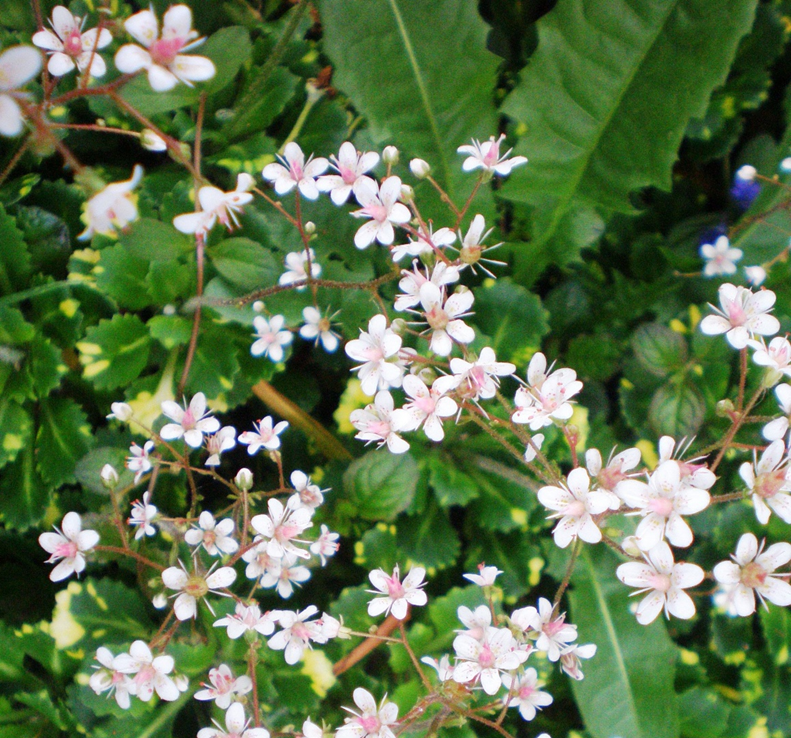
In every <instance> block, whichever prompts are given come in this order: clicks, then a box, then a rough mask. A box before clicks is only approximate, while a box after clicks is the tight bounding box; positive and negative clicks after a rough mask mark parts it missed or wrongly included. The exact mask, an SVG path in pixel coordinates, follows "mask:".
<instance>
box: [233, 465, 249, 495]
mask: <svg viewBox="0 0 791 738" xmlns="http://www.w3.org/2000/svg"><path fill="white" fill-rule="evenodd" d="M233 483H234V484H235V485H236V486H237V487H238V488H239V489H241V490H244V491H245V492H249V491H250V490H251V489H252V488H253V472H251V471H250V470H249V469H246V468H242V469H239V471H238V472H236V476H235V477H234V479H233Z"/></svg>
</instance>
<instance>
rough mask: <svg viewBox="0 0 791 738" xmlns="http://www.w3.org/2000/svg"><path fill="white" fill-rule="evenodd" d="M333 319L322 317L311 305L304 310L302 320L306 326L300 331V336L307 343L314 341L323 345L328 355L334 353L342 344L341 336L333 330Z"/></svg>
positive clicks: (328, 316)
mask: <svg viewBox="0 0 791 738" xmlns="http://www.w3.org/2000/svg"><path fill="white" fill-rule="evenodd" d="M333 317H334V316H330V315H322V314H321V313H320V312H319V311H318V310H317V309H316V308H314V307H313V306H311V305H309V306H308V307H306V308H303V310H302V318H303V319H304V321H305V325H303V326H302V327H301V328H300V329H299V335H300V336H302V338H304V339H305V340H306V341H314V342H315V343H316V345H318V344H319V343H321V345H322V346H323V347H324V350H325V351H326V352H327V353H330V354H331V353H333V351H335V350H336V349H337V348H338V344H339V343H340V341H339V339H340V336H339V335H338V334H337V333H336V332H335V331H334V330H332V318H333Z"/></svg>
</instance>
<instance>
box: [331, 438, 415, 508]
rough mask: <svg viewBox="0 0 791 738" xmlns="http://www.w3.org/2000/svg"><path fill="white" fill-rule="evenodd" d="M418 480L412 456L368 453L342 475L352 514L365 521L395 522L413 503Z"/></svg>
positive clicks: (379, 451)
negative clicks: (393, 520) (394, 519)
mask: <svg viewBox="0 0 791 738" xmlns="http://www.w3.org/2000/svg"><path fill="white" fill-rule="evenodd" d="M418 478H419V474H418V467H417V463H416V462H415V460H414V459H413V458H412V455H411V454H404V455H403V456H394V455H393V454H391V453H388V452H387V451H383V450H378V451H369V452H368V453H367V454H365V455H364V456H361V457H360V458H359V459H357V460H355V461H353V462H352V463H351V464H350V465H349V467H348V469H347V470H346V472H345V473H344V475H343V490H344V494H345V499H347V500H348V502H349V503H350V504H351V507H350V508H349V510H350V513H352V514H354V515H356V516H359V517H361V518H363V519H364V520H392V519H393V518H395V516H396V515H398V513H400V512H403V511H404V510H406V509H407V508H408V507H409V505H410V504H411V502H412V498H413V497H414V495H415V490H416V488H417V483H418Z"/></svg>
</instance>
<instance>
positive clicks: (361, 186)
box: [352, 177, 411, 249]
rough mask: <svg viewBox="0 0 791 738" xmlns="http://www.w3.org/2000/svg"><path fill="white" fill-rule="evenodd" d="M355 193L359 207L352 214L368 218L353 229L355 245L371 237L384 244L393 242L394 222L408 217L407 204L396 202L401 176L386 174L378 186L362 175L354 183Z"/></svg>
mask: <svg viewBox="0 0 791 738" xmlns="http://www.w3.org/2000/svg"><path fill="white" fill-rule="evenodd" d="M354 196H355V197H356V198H357V202H359V203H360V205H362V208H361V209H360V210H355V211H354V212H353V213H352V215H353V216H354V217H355V218H370V220H369V221H368V222H367V223H365V224H364V225H362V226H360V228H359V229H358V230H357V233H355V235H354V245H355V246H356V247H357V248H358V249H364V248H367V247H368V246H370V245H371V244H372V243H373V242H374V241H379V243H381V244H382V245H384V246H389V245H390V244H391V243H393V240H394V239H395V231H394V230H393V225H402V224H403V223H407V222H408V221H409V219H410V217H411V215H410V213H409V208H408V207H407V206H406V205H404V204H403V203H400V202H398V198H399V197H400V196H401V180H400V179H399V178H398V177H388V178H387V179H386V180H385V181H384V182H382V185H381V187H380V186H379V185H378V184H377V183H376V182H374V181H373V180H372V179H369V178H368V177H363V178H361V179H358V180H357V182H356V183H355V185H354Z"/></svg>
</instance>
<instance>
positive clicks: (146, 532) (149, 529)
mask: <svg viewBox="0 0 791 738" xmlns="http://www.w3.org/2000/svg"><path fill="white" fill-rule="evenodd" d="M150 501H151V492H149V491H148V490H146V491H145V492H144V493H143V501H142V502H141V501H139V500H135V501H134V502H133V503H132V512H131V514H130V516H129V520H128V521H127V522H128V523H129V525H136V526H137V531H135V540H136V541H138V540H140V539H141V538H142V537H143V536H153V535H156V532H157V529H156V528H155V527H154V526H153V525H151V521H152V520H153V519H154V518H155V517H156V514H157V508H156V505H152V504H150Z"/></svg>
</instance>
